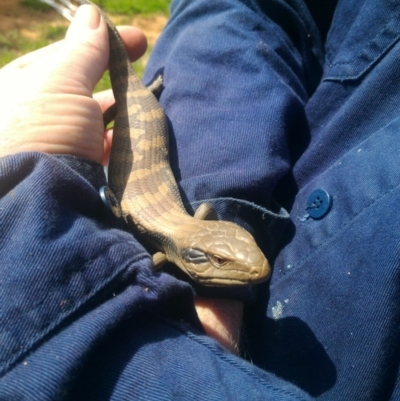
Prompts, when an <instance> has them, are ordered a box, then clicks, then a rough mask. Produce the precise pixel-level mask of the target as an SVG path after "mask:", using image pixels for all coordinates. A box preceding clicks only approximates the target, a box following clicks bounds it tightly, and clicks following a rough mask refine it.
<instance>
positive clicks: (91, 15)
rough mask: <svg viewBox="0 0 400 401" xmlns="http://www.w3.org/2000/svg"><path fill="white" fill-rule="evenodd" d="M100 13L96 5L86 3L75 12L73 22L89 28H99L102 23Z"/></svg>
mask: <svg viewBox="0 0 400 401" xmlns="http://www.w3.org/2000/svg"><path fill="white" fill-rule="evenodd" d="M100 18H101V16H100V13H99V11H98V10H97V8H96V7H94V6H91V5H89V4H85V5H83V6H81V7H79V8H78V10H77V11H76V13H75V18H74V21H73V24H76V25H79V26H81V27H83V26H86V27H87V28H89V29H97V28H98V27H99V25H100Z"/></svg>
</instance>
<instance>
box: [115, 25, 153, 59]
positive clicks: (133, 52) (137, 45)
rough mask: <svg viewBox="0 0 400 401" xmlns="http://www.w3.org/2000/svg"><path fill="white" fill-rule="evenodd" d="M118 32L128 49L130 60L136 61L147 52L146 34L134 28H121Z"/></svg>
mask: <svg viewBox="0 0 400 401" xmlns="http://www.w3.org/2000/svg"><path fill="white" fill-rule="evenodd" d="M117 29H118V32H119V34H120V35H121V39H122V42H123V44H124V46H125V48H126V51H127V53H128V56H129V59H130V60H131V61H136V60H137V59H139V58H140V57H142V56H143V54H144V53H145V52H146V49H147V38H146V36H145V35H144V33H143V32H142V31H141V30H140V29H139V28H136V27H133V26H119V27H118V28H117Z"/></svg>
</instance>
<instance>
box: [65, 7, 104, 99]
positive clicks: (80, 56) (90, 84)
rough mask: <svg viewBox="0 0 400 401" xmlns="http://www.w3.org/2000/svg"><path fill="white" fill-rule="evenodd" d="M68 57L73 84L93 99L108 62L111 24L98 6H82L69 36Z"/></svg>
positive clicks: (66, 66)
mask: <svg viewBox="0 0 400 401" xmlns="http://www.w3.org/2000/svg"><path fill="white" fill-rule="evenodd" d="M64 44H65V48H66V49H65V51H66V52H67V54H68V57H67V58H66V59H65V63H64V64H63V65H62V69H63V71H68V74H69V79H70V81H71V84H74V83H75V85H74V86H76V87H81V88H82V94H83V95H86V96H91V95H92V93H93V88H94V87H95V85H96V83H97V82H98V81H99V80H100V78H101V76H102V75H103V73H104V71H105V70H106V67H107V62H108V54H109V47H108V32H107V25H106V22H105V21H104V19H103V18H102V17H101V15H100V13H99V11H98V10H97V8H96V7H94V6H92V5H83V6H80V7H79V8H78V10H77V12H76V14H75V18H74V20H73V21H72V23H71V25H70V27H69V29H68V31H67V35H66V37H65V41H64Z"/></svg>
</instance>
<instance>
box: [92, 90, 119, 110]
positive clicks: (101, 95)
mask: <svg viewBox="0 0 400 401" xmlns="http://www.w3.org/2000/svg"><path fill="white" fill-rule="evenodd" d="M93 99H94V100H96V102H97V103H98V104H99V105H100V108H101V112H102V113H104V112H105V111H106V110H107V109H108V108H109V107H110V106H112V105H113V104H114V103H115V98H114V95H113V92H112V90H111V89H108V90H105V91H102V92H97V93H95V94H94V95H93Z"/></svg>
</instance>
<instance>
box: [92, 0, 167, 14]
mask: <svg viewBox="0 0 400 401" xmlns="http://www.w3.org/2000/svg"><path fill="white" fill-rule="evenodd" d="M94 3H96V4H98V5H99V6H100V7H101V8H103V9H104V10H106V11H109V12H112V13H116V14H125V15H135V14H154V13H162V14H166V15H168V12H169V4H170V0H94Z"/></svg>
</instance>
